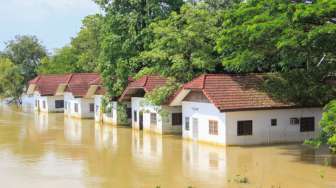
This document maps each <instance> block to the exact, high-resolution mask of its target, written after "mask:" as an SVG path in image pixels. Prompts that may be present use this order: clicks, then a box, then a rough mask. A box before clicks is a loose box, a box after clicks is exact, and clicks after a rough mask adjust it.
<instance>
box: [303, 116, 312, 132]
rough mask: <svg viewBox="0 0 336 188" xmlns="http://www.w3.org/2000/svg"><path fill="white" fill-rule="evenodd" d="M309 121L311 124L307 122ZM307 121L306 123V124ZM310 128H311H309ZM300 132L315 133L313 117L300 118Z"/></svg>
mask: <svg viewBox="0 0 336 188" xmlns="http://www.w3.org/2000/svg"><path fill="white" fill-rule="evenodd" d="M309 120H311V122H309ZM307 121H308V122H307ZM303 123H312V124H305V125H303ZM309 126H312V127H309ZM300 132H302V133H304V132H315V117H301V118H300Z"/></svg>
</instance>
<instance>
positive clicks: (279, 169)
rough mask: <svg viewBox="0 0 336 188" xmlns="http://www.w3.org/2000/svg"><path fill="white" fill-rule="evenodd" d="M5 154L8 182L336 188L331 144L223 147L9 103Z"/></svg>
mask: <svg viewBox="0 0 336 188" xmlns="http://www.w3.org/2000/svg"><path fill="white" fill-rule="evenodd" d="M0 158H1V163H0V180H1V187H106V188H108V187H126V188H128V187H130V188H133V187H134V188H138V187H140V188H142V187H144V188H154V187H156V186H161V187H182V188H185V187H188V186H193V187H211V188H213V187H214V188H216V187H230V188H231V187H233V188H235V187H237V188H238V187H252V188H255V187H262V188H264V187H266V188H270V187H286V188H287V187H289V188H297V187H305V188H313V187H314V188H315V187H327V188H329V187H330V188H332V187H336V164H335V161H336V160H335V159H336V158H335V157H334V156H332V155H330V154H329V153H328V150H327V149H325V148H324V149H321V150H318V151H314V150H311V149H307V148H304V147H302V146H301V145H275V146H259V147H227V148H225V147H217V146H211V145H205V144H196V143H194V142H191V141H182V140H181V138H180V137H178V136H162V135H155V134H148V133H142V132H139V131H135V130H132V129H129V128H122V127H115V126H109V125H98V124H96V125H95V124H94V121H92V120H79V119H72V118H66V117H64V116H63V114H49V115H47V114H34V113H24V112H22V111H17V110H15V109H14V110H13V109H11V108H8V107H3V106H0ZM237 177H240V178H241V177H244V178H247V179H248V183H247V184H242V183H239V178H237Z"/></svg>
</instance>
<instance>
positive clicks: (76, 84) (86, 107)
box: [59, 73, 99, 119]
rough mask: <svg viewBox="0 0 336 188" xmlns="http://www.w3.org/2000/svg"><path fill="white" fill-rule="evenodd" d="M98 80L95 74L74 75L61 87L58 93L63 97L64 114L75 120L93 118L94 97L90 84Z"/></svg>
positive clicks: (97, 75)
mask: <svg viewBox="0 0 336 188" xmlns="http://www.w3.org/2000/svg"><path fill="white" fill-rule="evenodd" d="M97 78H99V74H96V73H74V74H71V77H70V78H69V80H68V82H67V83H66V84H65V85H63V86H62V88H61V89H60V90H59V93H62V94H63V95H64V114H65V115H67V116H70V117H75V118H92V119H93V118H94V112H95V106H94V97H93V94H92V93H91V90H89V89H90V83H91V82H93V81H94V80H96V79H97Z"/></svg>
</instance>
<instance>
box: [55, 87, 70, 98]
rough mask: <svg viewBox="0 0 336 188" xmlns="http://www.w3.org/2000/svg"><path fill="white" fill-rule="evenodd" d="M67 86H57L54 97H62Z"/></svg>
mask: <svg viewBox="0 0 336 188" xmlns="http://www.w3.org/2000/svg"><path fill="white" fill-rule="evenodd" d="M67 85H68V84H59V85H58V87H57V89H56V92H55V96H63V95H64V92H65V89H66V87H67Z"/></svg>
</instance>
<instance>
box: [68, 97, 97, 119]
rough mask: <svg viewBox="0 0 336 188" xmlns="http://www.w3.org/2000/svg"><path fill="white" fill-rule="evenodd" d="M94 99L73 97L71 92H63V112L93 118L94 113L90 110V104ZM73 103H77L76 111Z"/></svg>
mask: <svg viewBox="0 0 336 188" xmlns="http://www.w3.org/2000/svg"><path fill="white" fill-rule="evenodd" d="M94 102H95V101H94V99H87V98H75V97H74V96H73V95H72V93H70V92H65V93H64V104H65V105H67V106H66V107H65V109H64V114H65V115H67V116H70V117H75V118H90V119H91V118H92V119H93V118H94V116H95V113H94V111H93V112H90V104H94ZM75 104H78V111H77V112H76V111H75Z"/></svg>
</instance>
